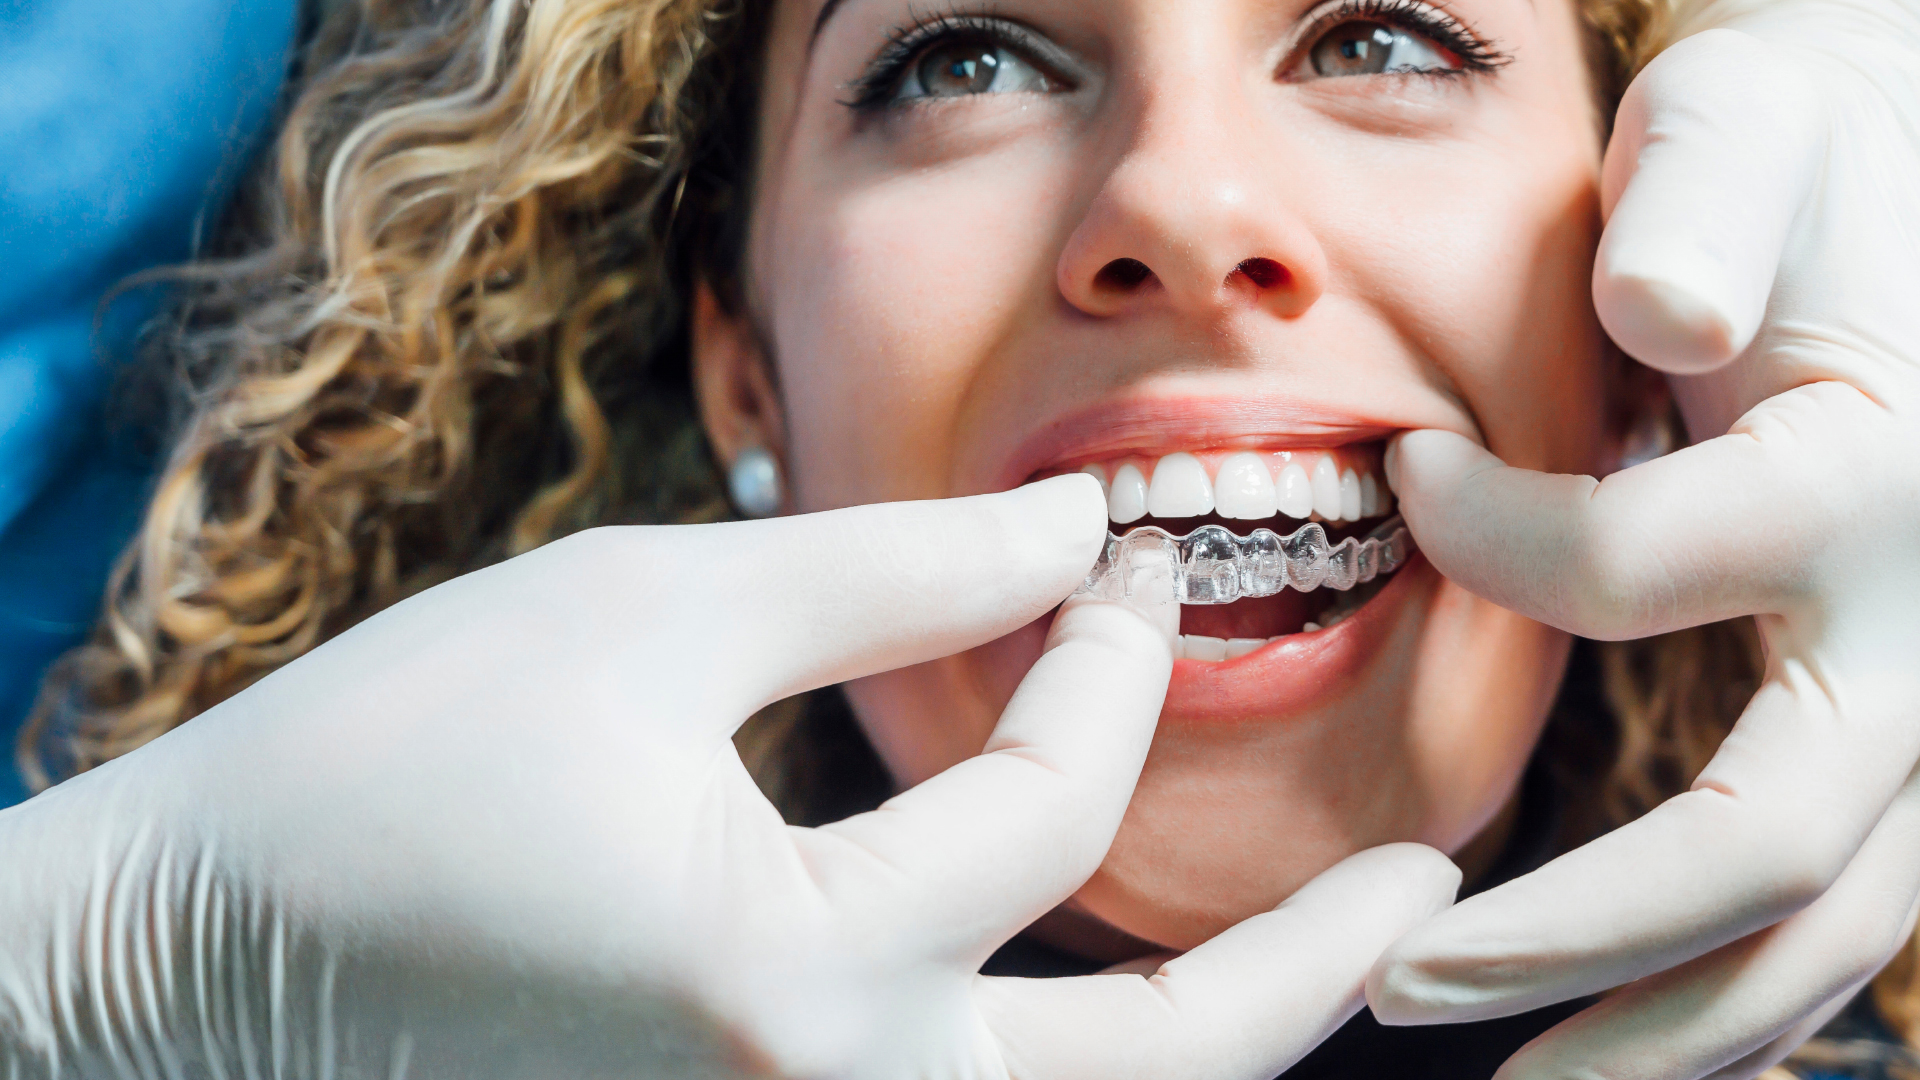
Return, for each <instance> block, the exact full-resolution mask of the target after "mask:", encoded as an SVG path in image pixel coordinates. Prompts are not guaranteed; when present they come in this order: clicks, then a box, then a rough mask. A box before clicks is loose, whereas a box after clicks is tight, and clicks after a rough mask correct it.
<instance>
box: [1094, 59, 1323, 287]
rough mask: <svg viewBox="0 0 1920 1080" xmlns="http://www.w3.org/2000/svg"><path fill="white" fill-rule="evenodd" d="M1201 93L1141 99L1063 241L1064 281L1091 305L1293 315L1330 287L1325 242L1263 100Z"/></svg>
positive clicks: (1189, 84)
mask: <svg viewBox="0 0 1920 1080" xmlns="http://www.w3.org/2000/svg"><path fill="white" fill-rule="evenodd" d="M1186 85H1187V88H1188V89H1189V90H1193V89H1197V88H1196V87H1194V85H1193V83H1191V82H1189V83H1187V84H1186ZM1197 96H1198V95H1196V94H1193V93H1188V94H1181V95H1172V94H1165V95H1155V96H1154V98H1153V99H1151V100H1147V101H1143V102H1141V103H1140V104H1139V106H1138V107H1137V108H1136V109H1135V110H1134V114H1135V119H1134V125H1133V128H1132V130H1131V133H1130V137H1129V138H1128V139H1127V141H1126V144H1125V145H1124V147H1122V149H1121V151H1120V152H1119V154H1118V155H1117V157H1116V159H1115V163H1114V165H1113V167H1112V168H1111V169H1110V170H1109V171H1108V172H1107V173H1106V174H1105V176H1104V177H1103V178H1102V179H1101V181H1100V186H1099V189H1098V191H1097V192H1096V193H1095V194H1094V197H1093V199H1092V200H1091V202H1090V203H1088V205H1087V209H1086V212H1085V214H1084V216H1083V217H1082V218H1081V220H1080V222H1079V223H1078V225H1077V226H1076V227H1075V229H1074V231H1073V233H1072V235H1071V236H1070V237H1069V238H1068V241H1067V244H1066V247H1065V249H1064V250H1063V251H1062V252H1061V256H1060V262H1059V267H1058V271H1057V278H1058V284H1059V288H1060V291H1061V293H1062V295H1064V296H1065V297H1066V299H1067V302H1068V303H1070V304H1072V305H1074V306H1075V307H1076V308H1079V309H1080V310H1081V311H1084V312H1086V313H1087V314H1090V315H1098V316H1112V315H1120V314H1125V313H1127V312H1131V311H1138V310H1143V309H1148V308H1152V307H1155V306H1165V307H1170V308H1172V309H1174V310H1177V311H1180V312H1183V313H1185V314H1188V315H1190V316H1197V317H1201V318H1218V317H1220V316H1223V315H1226V314H1230V313H1232V312H1233V311H1235V310H1240V309H1246V308H1258V309H1264V310H1266V311H1269V312H1271V313H1273V314H1275V315H1278V316H1280V317H1282V318H1289V319H1291V318H1298V317H1299V316H1301V315H1303V314H1305V313H1306V312H1307V310H1308V309H1309V308H1311V307H1312V306H1313V304H1314V302H1315V301H1316V300H1318V299H1319V298H1320V294H1321V293H1322V292H1323V291H1324V290H1325V287H1326V278H1327V258H1326V253H1325V252H1324V251H1323V250H1322V249H1321V247H1320V243H1319V241H1318V239H1317V238H1316V237H1315V236H1314V234H1313V230H1312V229H1311V228H1309V226H1308V223H1307V221H1306V220H1305V219H1304V218H1302V217H1301V215H1300V214H1299V213H1298V212H1297V211H1296V210H1295V208H1293V207H1291V206H1289V205H1288V203H1287V200H1286V198H1285V195H1284V193H1283V189H1284V187H1285V185H1284V184H1282V183H1279V182H1276V180H1275V178H1276V177H1277V176H1279V175H1281V174H1280V173H1279V172H1278V171H1277V169H1276V165H1275V163H1274V162H1273V161H1271V160H1270V159H1271V158H1273V157H1275V156H1277V155H1275V154H1274V153H1273V152H1272V151H1271V149H1270V148H1268V147H1266V146H1263V145H1262V143H1261V132H1260V126H1259V121H1258V119H1257V118H1256V116H1255V115H1253V110H1250V109H1243V108H1237V107H1235V106H1234V105H1233V104H1232V103H1231V102H1227V101H1221V100H1218V97H1216V99H1215V100H1214V101H1213V102H1211V103H1198V102H1196V97H1197ZM1196 104H1199V105H1200V107H1197V108H1196V107H1195V106H1196Z"/></svg>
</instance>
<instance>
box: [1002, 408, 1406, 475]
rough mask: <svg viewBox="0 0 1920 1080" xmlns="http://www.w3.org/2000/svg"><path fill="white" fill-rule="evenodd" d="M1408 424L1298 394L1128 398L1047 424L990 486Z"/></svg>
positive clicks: (1341, 441)
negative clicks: (1112, 461) (1130, 459)
mask: <svg viewBox="0 0 1920 1080" xmlns="http://www.w3.org/2000/svg"><path fill="white" fill-rule="evenodd" d="M1403 426H1404V425H1401V424H1392V423H1387V422H1385V421H1383V420H1381V419H1379V418H1378V417H1371V416H1365V415H1362V414H1360V413H1357V412H1353V411H1348V410H1344V409H1341V408H1337V407H1326V406H1318V405H1314V404H1309V403H1306V402H1302V401H1299V400H1297V399H1294V400H1276V399H1272V398H1264V399H1263V398H1256V397H1178V398H1144V397H1134V398H1125V399H1120V400H1116V401H1109V402H1103V403H1101V404H1097V405H1093V406H1090V407H1087V408H1083V409H1079V410H1077V411H1074V412H1069V413H1067V414H1065V415H1062V416H1059V417H1056V418H1055V419H1053V420H1050V421H1048V422H1047V423H1045V424H1042V425H1041V426H1040V428H1039V429H1038V430H1036V431H1035V432H1034V433H1033V434H1031V435H1029V436H1027V437H1026V438H1025V439H1022V440H1021V441H1020V443H1019V444H1018V445H1017V446H1015V447H1014V448H1013V451H1012V452H1011V453H1010V454H1009V455H1008V456H1007V459H1006V463H1005V465H1004V466H1003V467H1002V469H1001V471H1000V475H999V476H998V478H997V483H996V484H995V485H994V487H993V488H992V489H991V490H996V491H1004V490H1006V489H1008V488H1012V487H1015V486H1017V485H1019V484H1022V483H1025V482H1026V481H1027V480H1029V479H1031V478H1033V477H1034V476H1036V475H1038V474H1040V473H1043V472H1047V471H1049V470H1060V469H1066V468H1071V467H1075V466H1078V465H1080V464H1084V463H1086V462H1089V461H1099V460H1102V459H1104V458H1112V457H1118V456H1120V455H1122V454H1141V455H1147V456H1150V455H1153V454H1164V453H1172V452H1173V451H1176V450H1204V449H1228V448H1234V447H1245V448H1248V449H1253V448H1260V449H1268V450H1285V449H1290V448H1308V447H1332V446H1344V445H1346V444H1347V443H1355V442H1374V441H1377V440H1380V439H1384V438H1386V437H1387V436H1389V435H1391V434H1393V433H1394V432H1395V431H1398V430H1400V428H1401V427H1403Z"/></svg>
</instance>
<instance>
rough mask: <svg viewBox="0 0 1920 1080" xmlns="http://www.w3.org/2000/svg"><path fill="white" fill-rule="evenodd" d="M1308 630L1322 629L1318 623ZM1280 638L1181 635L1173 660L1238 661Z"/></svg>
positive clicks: (1310, 624)
mask: <svg viewBox="0 0 1920 1080" xmlns="http://www.w3.org/2000/svg"><path fill="white" fill-rule="evenodd" d="M1305 629H1306V630H1318V629H1320V626H1319V624H1317V623H1308V624H1307V625H1306V627H1305ZM1279 640H1280V639H1279V638H1278V637H1237V638H1226V639H1221V638H1217V637H1207V636H1206V635H1205V634H1180V635H1177V636H1176V637H1175V638H1174V639H1173V658H1174V659H1175V660H1205V661H1207V662H1209V663H1216V664H1217V663H1219V662H1220V661H1222V660H1238V659H1240V658H1241V657H1243V656H1245V655H1247V654H1248V653H1252V652H1258V651H1260V650H1261V649H1263V648H1266V647H1267V646H1268V645H1270V644H1272V643H1273V642H1276V641H1279Z"/></svg>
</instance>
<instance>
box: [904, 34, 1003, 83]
mask: <svg viewBox="0 0 1920 1080" xmlns="http://www.w3.org/2000/svg"><path fill="white" fill-rule="evenodd" d="M999 73H1000V48H999V46H997V45H994V44H993V43H992V42H986V41H961V42H953V43H951V44H947V45H936V46H934V47H933V48H932V49H931V50H929V51H928V52H927V55H925V56H923V57H921V59H920V67H919V69H918V71H917V72H916V74H917V75H919V77H920V85H921V86H923V87H925V88H926V92H927V95H928V96H929V97H959V96H961V95H963V94H984V93H986V92H987V91H988V90H991V89H992V88H993V80H994V77H995V76H996V75H998V74H999Z"/></svg>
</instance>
